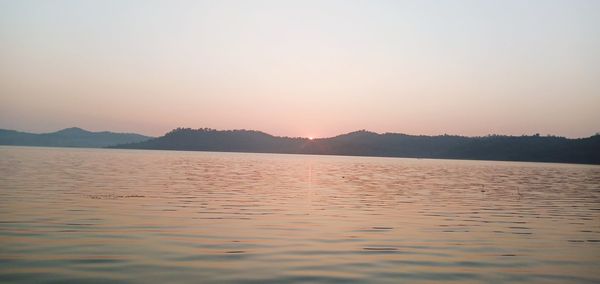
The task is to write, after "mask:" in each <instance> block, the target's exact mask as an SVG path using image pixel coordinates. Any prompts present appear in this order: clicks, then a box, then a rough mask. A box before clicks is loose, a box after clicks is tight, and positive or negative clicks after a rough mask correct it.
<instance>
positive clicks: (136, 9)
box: [0, 0, 600, 137]
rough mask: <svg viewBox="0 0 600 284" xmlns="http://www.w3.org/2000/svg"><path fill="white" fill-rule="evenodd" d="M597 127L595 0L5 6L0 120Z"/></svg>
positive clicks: (151, 125) (436, 129) (599, 90)
mask: <svg viewBox="0 0 600 284" xmlns="http://www.w3.org/2000/svg"><path fill="white" fill-rule="evenodd" d="M71 126H78V127H82V128H85V129H88V130H93V131H102V130H110V131H118V132H137V133H142V134H147V135H156V136H158V135H162V134H164V133H165V132H168V131H169V130H171V129H173V128H176V127H191V128H203V127H209V128H216V129H255V130H261V131H265V132H267V133H270V134H274V135H282V136H294V137H296V136H302V137H329V136H334V135H338V134H342V133H346V132H350V131H354V130H359V129H367V130H371V131H375V132H399V133H407V134H426V135H437V134H444V133H448V134H458V135H467V136H478V135H487V134H507V135H522V134H534V133H540V134H542V135H546V134H553V135H560V136H567V137H587V136H590V135H593V134H595V133H597V132H600V1H577V0H566V1H552V0H544V1H541V0H540V1H526V0H519V1H510V0H502V1H500V0H499V1H487V0H481V1H366V0H364V1H328V0H322V1H310V0H302V1H227V0H225V1H216V0H215V1H110V0H108V1H87V0H81V1H79V0H78V1H57V0H52V1H27V0H15V1H6V0H0V128H5V129H15V130H21V131H29V132H51V131H56V130H59V129H62V128H66V127H71Z"/></svg>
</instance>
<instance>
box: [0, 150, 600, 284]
mask: <svg viewBox="0 0 600 284" xmlns="http://www.w3.org/2000/svg"><path fill="white" fill-rule="evenodd" d="M108 281H110V282H115V283H118V282H124V283H127V282H132V283H147V282H256V283H265V282H343V283H346V282H354V281H355V282H389V283H398V282H410V283H413V282H420V281H422V282H442V281H444V282H456V283H464V282H497V283H500V282H544V283H546V282H555V283H566V282H574V283H586V282H589V283H594V282H595V283H598V282H600V167H598V166H586V165H565V164H538V163H507V162H483V161H450V160H416V159H393V158H360V157H335V156H296V155H271V154H243V153H204V152H170V151H129V150H102V149H60V148H54V149H53V148H17V147H0V282H32V283H33V282H35V283H39V282H108Z"/></svg>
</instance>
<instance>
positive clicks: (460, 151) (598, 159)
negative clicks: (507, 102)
mask: <svg viewBox="0 0 600 284" xmlns="http://www.w3.org/2000/svg"><path fill="white" fill-rule="evenodd" d="M112 148H125V149H160V150H190V151H222V152H256V153H289V154H321V155H349V156H381V157H408V158H439V159H469V160H500V161H532V162H562V163H585V164H600V135H594V136H591V137H588V138H578V139H568V138H564V137H556V136H540V135H532V136H501V135H491V136H485V137H464V136H454V135H439V136H424V135H419V136H416V135H406V134H399V133H384V134H378V133H374V132H369V131H364V130H361V131H356V132H351V133H348V134H343V135H339V136H335V137H331V138H321V139H314V140H310V139H307V138H299V137H298V138H290V137H278V136H273V135H269V134H267V133H264V132H260V131H253V130H225V131H221V130H215V129H208V128H201V129H190V128H177V129H175V130H173V131H171V132H169V133H167V134H166V135H164V136H161V137H158V138H154V139H150V140H147V141H143V142H138V143H129V144H122V145H117V146H113V147H112Z"/></svg>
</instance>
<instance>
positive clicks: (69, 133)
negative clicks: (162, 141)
mask: <svg viewBox="0 0 600 284" xmlns="http://www.w3.org/2000/svg"><path fill="white" fill-rule="evenodd" d="M150 138H152V137H149V136H144V135H140V134H134V133H114V132H108V131H102V132H91V131H87V130H84V129H81V128H78V127H71V128H65V129H63V130H59V131H56V132H52V133H41V134H35V133H27V132H20V131H15V130H6V129H0V145H19V146H45V147H107V146H111V145H117V144H125V143H135V142H141V141H144V140H148V139H150Z"/></svg>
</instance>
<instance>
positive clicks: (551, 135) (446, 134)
mask: <svg viewBox="0 0 600 284" xmlns="http://www.w3.org/2000/svg"><path fill="white" fill-rule="evenodd" d="M66 129H81V130H83V131H87V132H92V133H101V132H112V133H118V134H137V135H143V136H148V137H151V138H158V137H162V136H165V135H167V134H168V133H170V132H172V131H174V130H177V129H189V130H209V131H256V132H261V133H264V134H267V135H270V136H273V137H282V138H302V139H309V140H317V139H329V138H334V137H338V136H342V135H346V134H351V133H356V132H369V133H374V134H377V135H385V134H399V135H406V136H428V137H437V136H456V137H467V138H482V137H490V136H503V137H524V136H530V137H531V136H540V137H558V138H566V139H583V138H589V137H593V136H597V135H600V132H596V133H593V134H590V135H589V136H580V137H567V136H561V135H556V134H550V133H547V134H542V133H539V132H537V133H532V134H526V133H523V134H520V135H517V134H499V133H488V134H485V135H472V136H470V135H462V134H449V133H443V134H409V133H403V132H390V131H386V132H377V131H372V130H367V129H358V130H353V131H349V132H344V133H340V134H336V135H333V136H327V137H306V136H288V135H274V134H271V133H269V132H266V131H262V130H257V129H245V128H234V129H218V128H211V127H199V128H192V127H181V126H179V127H175V128H172V129H171V130H169V131H167V132H165V133H164V134H162V135H158V136H155V135H148V134H143V133H139V132H132V131H112V130H89V129H85V128H82V127H79V126H70V127H65V128H61V129H58V130H56V131H51V132H28V131H25V130H16V129H8V128H0V130H8V131H17V132H21V133H30V134H38V135H40V134H51V133H56V132H59V131H63V130H66Z"/></svg>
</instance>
